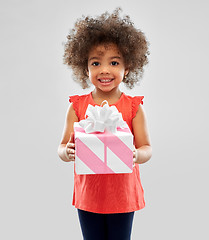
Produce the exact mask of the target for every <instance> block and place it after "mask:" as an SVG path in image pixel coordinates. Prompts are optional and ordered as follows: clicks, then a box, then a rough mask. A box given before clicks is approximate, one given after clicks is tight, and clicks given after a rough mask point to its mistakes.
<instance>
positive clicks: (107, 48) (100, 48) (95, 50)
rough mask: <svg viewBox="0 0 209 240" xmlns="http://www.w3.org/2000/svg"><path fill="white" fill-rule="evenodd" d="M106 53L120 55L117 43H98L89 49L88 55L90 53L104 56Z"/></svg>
mask: <svg viewBox="0 0 209 240" xmlns="http://www.w3.org/2000/svg"><path fill="white" fill-rule="evenodd" d="M106 54H113V55H121V54H120V51H119V49H118V47H117V45H116V44H113V43H109V44H100V45H97V46H94V47H92V48H91V50H90V51H89V57H90V56H92V55H96V56H104V55H106Z"/></svg>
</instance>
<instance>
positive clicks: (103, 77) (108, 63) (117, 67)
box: [87, 43, 128, 92]
mask: <svg viewBox="0 0 209 240" xmlns="http://www.w3.org/2000/svg"><path fill="white" fill-rule="evenodd" d="M127 73H128V70H126V69H125V65H124V59H123V56H122V54H121V53H120V52H119V50H118V47H117V45H115V44H112V43H111V44H108V45H103V44H101V45H98V46H95V47H93V48H92V49H91V50H90V52H89V57H88V71H87V74H88V76H89V79H90V81H91V82H92V84H93V85H94V86H95V88H96V89H97V90H101V91H103V92H109V91H112V90H117V89H118V87H119V84H120V83H121V82H122V80H123V78H124V75H126V74H127Z"/></svg>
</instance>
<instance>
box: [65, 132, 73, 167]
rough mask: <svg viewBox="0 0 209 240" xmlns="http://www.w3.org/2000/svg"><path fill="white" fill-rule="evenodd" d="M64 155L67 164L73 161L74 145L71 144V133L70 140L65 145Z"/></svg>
mask: <svg viewBox="0 0 209 240" xmlns="http://www.w3.org/2000/svg"><path fill="white" fill-rule="evenodd" d="M65 155H66V157H67V159H68V160H69V162H71V161H75V143H73V133H71V135H70V140H69V141H68V143H67V144H66V147H65Z"/></svg>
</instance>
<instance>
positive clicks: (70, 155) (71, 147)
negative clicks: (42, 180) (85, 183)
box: [57, 104, 78, 162]
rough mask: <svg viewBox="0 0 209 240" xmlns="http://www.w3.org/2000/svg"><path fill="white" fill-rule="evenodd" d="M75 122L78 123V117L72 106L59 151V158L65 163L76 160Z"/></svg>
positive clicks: (68, 112)
mask: <svg viewBox="0 0 209 240" xmlns="http://www.w3.org/2000/svg"><path fill="white" fill-rule="evenodd" d="M74 122H78V117H77V116H76V114H75V110H74V109H73V104H71V105H70V106H69V108H68V110H67V114H66V120H65V126H64V130H63V136H62V140H61V143H60V145H59V147H58V150H57V152H58V155H59V157H60V158H61V159H62V160H63V161H65V162H69V161H74V160H75V144H74V143H73V139H72V133H73V124H74Z"/></svg>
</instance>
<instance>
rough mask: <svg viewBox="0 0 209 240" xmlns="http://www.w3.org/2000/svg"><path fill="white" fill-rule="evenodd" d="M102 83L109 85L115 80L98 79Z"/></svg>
mask: <svg viewBox="0 0 209 240" xmlns="http://www.w3.org/2000/svg"><path fill="white" fill-rule="evenodd" d="M98 80H99V81H100V82H101V83H108V82H111V81H112V80H113V79H112V78H111V79H98Z"/></svg>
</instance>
